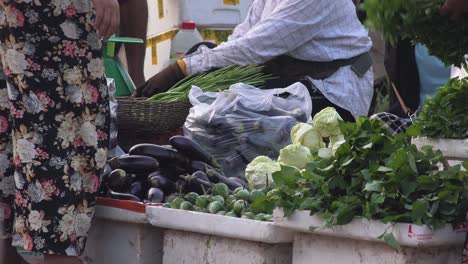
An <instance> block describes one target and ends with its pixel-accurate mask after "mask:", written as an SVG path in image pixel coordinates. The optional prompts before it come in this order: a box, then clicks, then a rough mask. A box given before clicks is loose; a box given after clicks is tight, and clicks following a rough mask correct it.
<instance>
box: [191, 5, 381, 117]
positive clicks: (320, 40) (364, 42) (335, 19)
mask: <svg viewBox="0 0 468 264" xmlns="http://www.w3.org/2000/svg"><path fill="white" fill-rule="evenodd" d="M371 46H372V42H371V40H370V38H369V36H368V32H367V30H366V29H365V28H364V27H363V26H362V24H361V23H360V22H359V20H358V18H357V15H356V9H355V6H354V4H353V2H352V1H351V0H333V1H331V0H255V1H254V2H253V4H252V6H251V8H250V11H249V13H248V15H247V18H246V20H245V21H244V22H243V23H242V24H240V25H238V26H237V27H236V28H235V29H234V32H233V34H232V35H231V36H230V37H229V39H228V41H227V42H225V43H222V44H221V45H220V46H218V47H216V48H215V49H212V50H210V49H208V48H206V47H202V48H200V49H199V50H198V51H197V52H196V53H194V54H192V55H190V56H188V57H186V58H184V61H185V63H186V66H187V73H188V74H194V73H200V72H205V71H208V70H210V69H212V68H221V67H226V66H229V65H232V64H237V65H250V64H261V63H265V62H267V61H269V60H271V59H273V58H275V57H278V56H280V55H288V56H291V57H293V58H296V59H301V60H307V61H321V62H327V61H333V60H337V59H348V58H352V57H355V56H357V55H360V54H362V53H364V52H366V51H369V50H370V48H371ZM309 79H310V81H311V82H312V83H313V84H314V85H315V86H316V87H317V88H318V89H319V90H320V91H321V92H322V93H323V94H324V96H325V97H326V98H327V99H328V100H330V101H331V102H333V103H334V104H336V105H338V106H340V107H342V108H344V109H346V110H348V111H350V112H351V113H352V114H353V115H354V116H367V114H368V110H369V107H370V104H371V100H372V95H373V72H372V70H369V71H368V72H367V73H366V74H365V76H364V77H363V78H359V77H358V76H357V75H356V74H355V73H354V72H353V71H352V70H351V67H350V66H347V67H343V68H341V69H339V70H338V71H337V72H336V73H335V74H333V75H332V76H330V77H329V78H328V79H325V80H313V79H311V78H309Z"/></svg>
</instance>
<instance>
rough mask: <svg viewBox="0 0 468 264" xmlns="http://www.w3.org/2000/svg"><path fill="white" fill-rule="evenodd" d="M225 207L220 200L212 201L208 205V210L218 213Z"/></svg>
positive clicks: (211, 212)
mask: <svg viewBox="0 0 468 264" xmlns="http://www.w3.org/2000/svg"><path fill="white" fill-rule="evenodd" d="M223 209H224V207H223V204H222V203H220V202H219V201H214V202H211V203H210V204H209V205H208V212H210V214H216V213H218V212H219V211H222V210H223Z"/></svg>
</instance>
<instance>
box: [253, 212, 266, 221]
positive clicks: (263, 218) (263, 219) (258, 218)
mask: <svg viewBox="0 0 468 264" xmlns="http://www.w3.org/2000/svg"><path fill="white" fill-rule="evenodd" d="M255 220H258V221H265V214H258V215H256V216H255Z"/></svg>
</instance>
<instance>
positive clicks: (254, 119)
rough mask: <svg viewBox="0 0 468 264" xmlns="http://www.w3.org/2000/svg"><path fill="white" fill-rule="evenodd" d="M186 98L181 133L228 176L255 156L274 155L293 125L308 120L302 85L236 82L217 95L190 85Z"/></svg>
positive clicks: (239, 171) (237, 173) (238, 172)
mask: <svg viewBox="0 0 468 264" xmlns="http://www.w3.org/2000/svg"><path fill="white" fill-rule="evenodd" d="M189 98H190V102H191V103H192V105H193V108H192V109H191V110H190V114H189V116H188V117H187V121H186V123H185V126H184V132H185V135H186V136H188V137H190V138H192V139H193V140H195V141H196V142H198V143H199V144H200V145H202V146H203V147H204V148H205V149H206V151H208V152H209V153H210V154H211V155H212V156H213V157H214V158H215V159H216V160H217V161H218V162H219V163H220V164H221V166H222V167H223V170H224V172H225V174H226V175H227V176H229V177H238V176H241V175H243V174H244V171H245V168H246V166H247V164H248V163H250V162H251V161H252V160H253V159H254V158H256V157H257V156H262V155H263V156H268V157H271V158H273V159H276V158H277V157H278V154H279V150H280V149H282V148H283V147H285V146H287V145H289V144H290V143H291V138H290V131H291V128H292V127H293V126H294V125H295V124H297V123H298V122H311V113H312V100H311V98H310V95H309V92H308V90H307V88H306V87H305V86H304V85H303V84H301V83H296V84H293V85H291V86H290V87H287V88H282V89H272V90H261V89H258V88H255V87H253V86H249V85H246V84H243V83H239V84H235V85H233V86H231V88H230V89H229V90H227V91H223V92H221V93H203V91H202V90H201V89H200V88H198V87H196V86H194V87H192V90H191V91H190V95H189Z"/></svg>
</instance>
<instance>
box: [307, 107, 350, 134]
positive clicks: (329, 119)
mask: <svg viewBox="0 0 468 264" xmlns="http://www.w3.org/2000/svg"><path fill="white" fill-rule="evenodd" d="M338 120H343V119H342V118H341V116H340V115H339V114H338V112H336V109H335V108H333V107H327V108H325V109H323V110H322V111H320V112H319V113H317V114H316V115H315V116H314V119H313V120H312V123H313V125H314V127H315V129H317V131H318V132H319V133H320V135H321V136H322V137H331V136H338V135H341V134H342V133H341V130H340V125H339V123H338Z"/></svg>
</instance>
